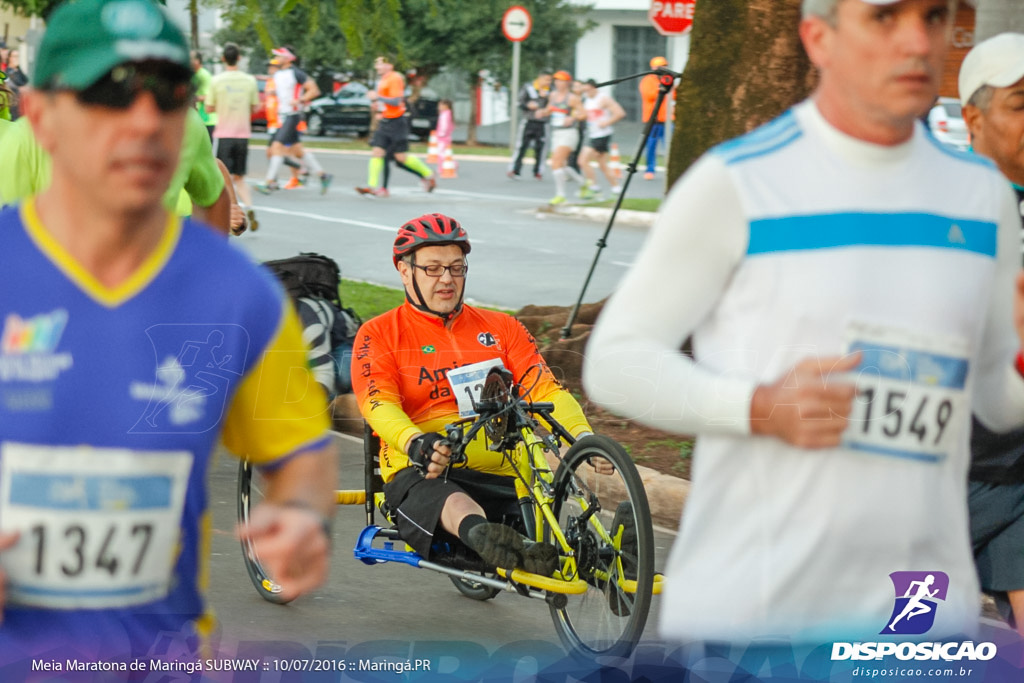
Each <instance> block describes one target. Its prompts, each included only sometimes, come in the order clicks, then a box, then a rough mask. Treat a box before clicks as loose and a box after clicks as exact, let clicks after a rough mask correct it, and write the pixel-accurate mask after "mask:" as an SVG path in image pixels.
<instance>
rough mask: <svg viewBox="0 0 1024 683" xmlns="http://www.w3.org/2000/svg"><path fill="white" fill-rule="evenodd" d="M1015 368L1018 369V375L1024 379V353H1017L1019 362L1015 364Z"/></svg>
mask: <svg viewBox="0 0 1024 683" xmlns="http://www.w3.org/2000/svg"><path fill="white" fill-rule="evenodd" d="M1013 366H1014V367H1015V368H1017V374H1019V375H1020V376H1021V377H1024V351H1018V352H1017V360H1016V361H1015V362H1014V364H1013Z"/></svg>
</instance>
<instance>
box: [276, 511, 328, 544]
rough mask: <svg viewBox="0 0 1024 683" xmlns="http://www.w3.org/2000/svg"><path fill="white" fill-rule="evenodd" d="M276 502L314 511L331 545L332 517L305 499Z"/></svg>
mask: <svg viewBox="0 0 1024 683" xmlns="http://www.w3.org/2000/svg"><path fill="white" fill-rule="evenodd" d="M274 504H275V505H277V506H278V507H283V508H298V509H299V510H306V511H307V512H312V513H313V514H314V515H316V516H317V517H319V518H320V530H321V531H323V532H324V537H326V538H327V545H331V541H332V540H333V538H334V527H333V525H332V523H331V518H330V517H327V516H325V515H323V514H322V513H321V512H320V511H319V510H317V509H316V508H315V507H313V506H312V505H311V504H309V503H307V502H306V501H304V500H286V501H285V502H283V503H274Z"/></svg>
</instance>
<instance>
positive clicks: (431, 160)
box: [427, 130, 437, 164]
mask: <svg viewBox="0 0 1024 683" xmlns="http://www.w3.org/2000/svg"><path fill="white" fill-rule="evenodd" d="M427 163H428V164H436V163H437V131H436V130H432V131H430V141H429V142H428V143H427Z"/></svg>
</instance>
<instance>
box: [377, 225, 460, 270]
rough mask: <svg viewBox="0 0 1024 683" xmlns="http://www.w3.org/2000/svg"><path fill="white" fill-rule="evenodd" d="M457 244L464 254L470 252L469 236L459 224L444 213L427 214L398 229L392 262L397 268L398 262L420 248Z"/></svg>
mask: <svg viewBox="0 0 1024 683" xmlns="http://www.w3.org/2000/svg"><path fill="white" fill-rule="evenodd" d="M443 244H457V245H458V246H459V248H460V249H462V253H463V254H468V253H469V252H470V249H471V247H470V245H469V235H467V234H466V231H465V230H463V229H462V226H461V225H459V222H458V221H457V220H455V219H454V218H452V217H450V216H445V215H444V214H442V213H425V214H423V215H422V216H420V217H419V218H413V219H412V220H411V221H409V222H408V223H406V224H405V225H403V226H402V227H400V228H399V229H398V237H396V238H395V246H394V249H393V250H392V260H393V261H394V263H395V267H396V268H397V267H398V261H399V260H400V259H401V258H402V257H403V256H405V255H406V254H409V253H411V252H413V251H416V250H417V249H419V248H420V247H428V246H440V245H443Z"/></svg>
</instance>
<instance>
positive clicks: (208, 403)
mask: <svg viewBox="0 0 1024 683" xmlns="http://www.w3.org/2000/svg"><path fill="white" fill-rule="evenodd" d="M146 334H147V336H148V337H149V339H150V341H151V342H152V344H153V350H154V351H155V354H156V359H157V366H156V373H155V375H156V376H155V378H154V380H153V381H135V382H132V383H131V386H130V388H129V390H130V395H131V397H132V398H133V399H135V400H138V401H143V402H145V404H146V407H145V409H144V410H143V413H142V416H141V418H140V419H139V420H138V422H137V423H136V424H135V426H134V427H132V429H131V432H133V433H138V432H148V433H168V432H182V431H186V432H189V433H193V434H201V433H203V432H205V431H207V430H209V429H212V428H214V427H215V426H216V425H217V424H219V422H220V419H221V416H222V415H223V413H224V410H225V409H226V407H227V401H228V398H229V396H230V394H231V387H232V386H233V385H235V384H237V382H238V381H239V379H240V378H241V377H242V373H243V372H244V370H245V353H244V352H245V351H246V350H247V348H248V342H249V340H248V335H247V334H246V332H245V330H244V329H242V328H241V327H240V326H238V325H232V324H227V325H167V324H165V325H154V326H153V327H150V328H149V329H147V330H146ZM239 350H241V351H243V353H242V354H239V353H238V351H239Z"/></svg>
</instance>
